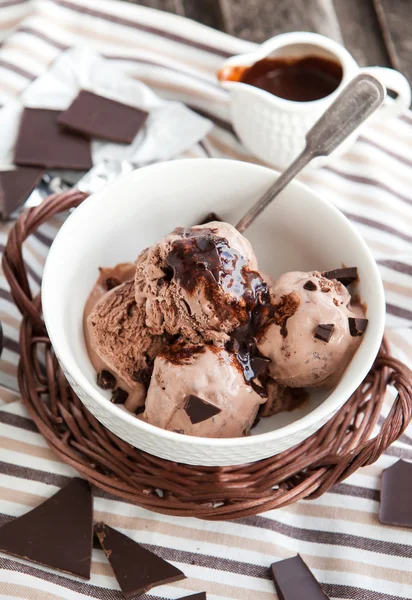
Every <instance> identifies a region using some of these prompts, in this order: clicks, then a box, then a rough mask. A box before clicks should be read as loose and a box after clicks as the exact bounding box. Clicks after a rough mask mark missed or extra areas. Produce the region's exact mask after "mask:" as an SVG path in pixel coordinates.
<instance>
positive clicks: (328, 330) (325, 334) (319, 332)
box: [313, 324, 335, 343]
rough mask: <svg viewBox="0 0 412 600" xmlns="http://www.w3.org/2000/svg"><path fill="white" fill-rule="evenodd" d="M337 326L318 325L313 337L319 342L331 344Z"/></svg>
mask: <svg viewBox="0 0 412 600" xmlns="http://www.w3.org/2000/svg"><path fill="white" fill-rule="evenodd" d="M334 328H335V326H334V325H332V324H330V325H318V326H317V327H316V329H315V331H314V332H313V335H314V337H315V338H317V339H318V340H322V342H326V343H327V342H329V340H330V338H331V337H332V335H333V330H334Z"/></svg>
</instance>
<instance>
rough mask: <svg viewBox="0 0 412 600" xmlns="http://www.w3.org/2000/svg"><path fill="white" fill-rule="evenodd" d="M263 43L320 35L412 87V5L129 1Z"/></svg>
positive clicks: (338, 0)
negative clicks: (291, 35)
mask: <svg viewBox="0 0 412 600" xmlns="http://www.w3.org/2000/svg"><path fill="white" fill-rule="evenodd" d="M126 1H129V2H133V3H134V4H141V5H144V6H150V7H152V8H157V9H161V10H167V11H169V12H173V13H177V14H180V15H184V16H186V17H190V18H191V19H194V20H196V21H200V22H201V23H204V24H206V25H209V26H210V27H215V28H216V29H220V30H222V31H226V32H227V33H230V34H232V35H235V36H238V37H241V38H244V39H247V40H251V41H256V42H262V41H264V40H266V39H267V38H270V37H272V36H273V35H276V34H277V33H282V32H286V31H296V30H304V31H315V32H317V33H322V34H324V35H327V36H329V37H332V38H334V39H336V40H338V41H340V42H342V43H343V44H344V45H345V46H346V47H347V49H348V50H349V51H350V52H351V53H352V54H353V56H354V57H355V59H356V60H357V61H358V63H359V64H360V65H361V66H366V65H381V66H388V67H389V66H391V67H393V68H395V69H398V70H399V71H401V72H402V73H403V74H404V75H405V76H406V77H407V78H408V79H409V81H410V82H411V83H412V34H411V18H412V0H126Z"/></svg>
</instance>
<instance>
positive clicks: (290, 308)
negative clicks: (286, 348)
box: [273, 292, 300, 338]
mask: <svg viewBox="0 0 412 600" xmlns="http://www.w3.org/2000/svg"><path fill="white" fill-rule="evenodd" d="M299 304H300V300H299V296H298V295H297V294H296V293H295V292H291V293H290V294H285V295H284V296H282V297H281V299H280V301H279V302H278V303H277V304H276V305H275V306H274V307H273V321H274V322H275V323H276V325H279V327H280V333H281V335H282V337H284V338H286V337H287V335H288V330H287V321H288V319H290V317H293V315H294V314H295V312H296V311H297V309H298V307H299Z"/></svg>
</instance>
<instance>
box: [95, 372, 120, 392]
mask: <svg viewBox="0 0 412 600" xmlns="http://www.w3.org/2000/svg"><path fill="white" fill-rule="evenodd" d="M97 385H98V386H99V387H100V388H102V390H112V389H114V388H115V387H116V377H115V376H114V375H112V374H111V373H110V371H106V370H105V369H103V371H100V373H99V374H98V375H97Z"/></svg>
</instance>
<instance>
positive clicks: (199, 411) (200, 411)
mask: <svg viewBox="0 0 412 600" xmlns="http://www.w3.org/2000/svg"><path fill="white" fill-rule="evenodd" d="M185 411H186V414H187V416H188V417H189V419H190V420H191V422H192V423H193V425H196V424H197V423H202V421H206V420H207V419H210V418H211V417H214V416H215V415H218V414H219V413H220V412H221V409H220V408H218V407H217V406H215V405H214V404H210V402H207V401H206V400H203V399H202V398H199V396H195V395H194V394H190V395H189V396H188V398H187V400H186V404H185Z"/></svg>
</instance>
